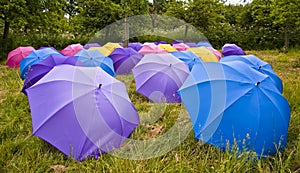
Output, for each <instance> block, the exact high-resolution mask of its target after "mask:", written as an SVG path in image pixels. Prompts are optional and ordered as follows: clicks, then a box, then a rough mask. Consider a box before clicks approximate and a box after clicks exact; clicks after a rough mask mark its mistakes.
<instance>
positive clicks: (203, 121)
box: [178, 61, 290, 157]
mask: <svg viewBox="0 0 300 173" xmlns="http://www.w3.org/2000/svg"><path fill="white" fill-rule="evenodd" d="M178 93H179V95H180V96H181V99H182V101H183V103H184V104H185V106H186V108H187V111H188V112H189V115H190V118H191V121H192V123H193V128H194V135H195V137H196V138H197V139H200V140H202V141H204V142H207V143H209V144H212V145H215V146H217V147H218V148H219V149H221V150H225V149H226V147H230V149H232V148H233V146H234V145H235V144H236V147H237V149H238V150H239V151H240V152H241V151H242V150H244V149H246V150H248V151H254V152H256V154H257V156H258V157H260V156H267V155H273V154H275V153H276V152H277V151H278V150H282V149H284V148H285V146H286V140H287V132H288V125H289V120H290V108H289V104H288V102H287V100H286V99H285V98H284V97H283V96H282V94H281V93H280V92H279V91H278V89H277V88H276V87H275V85H274V83H273V81H272V80H271V78H270V77H269V76H267V75H264V74H262V73H260V72H258V71H256V70H254V69H252V68H250V67H249V66H248V65H247V64H246V63H244V62H239V61H232V62H227V63H213V62H210V63H202V64H195V65H194V67H193V69H192V71H191V73H190V75H189V76H188V78H187V79H186V81H185V82H184V83H183V85H182V87H181V88H180V89H179V91H178Z"/></svg>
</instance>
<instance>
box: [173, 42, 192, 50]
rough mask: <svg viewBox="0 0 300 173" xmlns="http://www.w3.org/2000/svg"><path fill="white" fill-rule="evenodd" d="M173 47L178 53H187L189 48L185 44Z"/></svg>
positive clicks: (177, 44)
mask: <svg viewBox="0 0 300 173" xmlns="http://www.w3.org/2000/svg"><path fill="white" fill-rule="evenodd" d="M173 47H174V48H175V49H176V50H178V51H185V50H187V49H188V48H189V46H188V45H186V44H184V43H176V44H173Z"/></svg>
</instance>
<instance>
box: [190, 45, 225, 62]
mask: <svg viewBox="0 0 300 173" xmlns="http://www.w3.org/2000/svg"><path fill="white" fill-rule="evenodd" d="M187 50H189V51H191V52H192V53H194V54H196V55H197V56H199V57H200V58H201V59H202V61H204V62H218V61H219V58H218V57H217V56H216V55H215V54H214V53H213V52H212V51H210V50H209V49H207V48H206V47H203V46H202V47H193V48H188V49H187Z"/></svg>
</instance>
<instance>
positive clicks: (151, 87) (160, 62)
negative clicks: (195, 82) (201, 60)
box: [132, 54, 189, 103]
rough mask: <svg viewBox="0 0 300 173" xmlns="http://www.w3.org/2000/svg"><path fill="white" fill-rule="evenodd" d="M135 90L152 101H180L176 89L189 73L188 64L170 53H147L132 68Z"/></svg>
mask: <svg viewBox="0 0 300 173" xmlns="http://www.w3.org/2000/svg"><path fill="white" fill-rule="evenodd" d="M132 72H133V75H134V79H135V83H136V90H137V92H139V93H141V94H143V95H145V96H146V97H148V98H149V99H150V100H152V101H154V102H169V103H180V102H181V99H180V97H179V96H178V94H177V93H176V91H177V90H178V89H179V88H180V87H181V85H182V84H183V82H184V81H185V79H186V78H187V76H188V75H189V68H188V66H187V65H186V64H185V63H184V62H183V61H181V60H179V59H178V58H176V57H175V56H173V55H171V54H147V55H145V56H144V57H143V58H142V60H141V61H140V62H139V63H138V64H137V65H136V66H135V67H134V68H133V69H132Z"/></svg>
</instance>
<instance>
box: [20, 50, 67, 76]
mask: <svg viewBox="0 0 300 173" xmlns="http://www.w3.org/2000/svg"><path fill="white" fill-rule="evenodd" d="M50 55H62V54H60V53H59V52H57V51H56V50H54V49H53V48H43V49H39V50H33V51H32V52H30V54H29V55H27V56H26V57H25V58H24V59H23V60H22V61H21V63H20V76H21V78H22V79H25V77H26V75H27V71H28V69H29V67H30V66H32V65H34V64H37V63H38V62H40V61H42V60H44V59H46V58H47V57H48V56H50Z"/></svg>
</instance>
